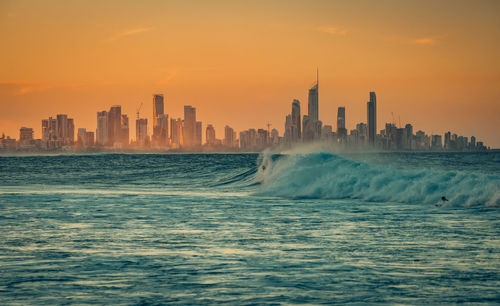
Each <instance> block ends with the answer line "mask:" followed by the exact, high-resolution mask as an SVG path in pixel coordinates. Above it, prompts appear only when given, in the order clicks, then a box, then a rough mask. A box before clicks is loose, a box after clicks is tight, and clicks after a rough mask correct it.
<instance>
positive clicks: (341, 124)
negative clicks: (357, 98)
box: [337, 106, 346, 133]
mask: <svg viewBox="0 0 500 306" xmlns="http://www.w3.org/2000/svg"><path fill="white" fill-rule="evenodd" d="M345 128H346V127H345V107H343V106H340V107H339V108H338V110H337V133H338V132H339V130H340V129H345Z"/></svg>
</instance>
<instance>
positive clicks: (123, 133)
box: [119, 115, 130, 146]
mask: <svg viewBox="0 0 500 306" xmlns="http://www.w3.org/2000/svg"><path fill="white" fill-rule="evenodd" d="M119 142H120V144H121V145H122V146H128V144H129V142H130V126H129V122H128V116H127V115H122V119H121V123H120V139H119Z"/></svg>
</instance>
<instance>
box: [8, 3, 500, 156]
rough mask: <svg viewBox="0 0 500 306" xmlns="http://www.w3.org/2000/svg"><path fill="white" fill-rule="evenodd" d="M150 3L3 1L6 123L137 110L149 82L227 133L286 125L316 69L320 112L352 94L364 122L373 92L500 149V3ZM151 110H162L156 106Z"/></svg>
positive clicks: (383, 110)
mask: <svg viewBox="0 0 500 306" xmlns="http://www.w3.org/2000/svg"><path fill="white" fill-rule="evenodd" d="M149 4H150V5H147V3H146V5H138V4H136V3H134V2H129V1H121V2H114V1H109V2H106V3H104V4H101V3H88V2H84V1H81V2H78V1H76V2H74V3H72V4H71V5H69V4H65V3H64V2H58V1H55V2H51V3H47V4H41V3H37V2H23V1H16V2H13V1H5V2H2V3H1V4H0V15H1V17H2V18H0V20H1V22H2V25H3V26H2V27H0V33H1V34H2V35H0V41H1V43H2V46H3V48H2V50H0V64H1V65H2V67H4V69H2V71H0V106H1V107H2V112H0V132H4V133H5V134H6V135H12V136H13V135H17V133H18V130H19V128H20V127H21V126H28V127H37V126H38V125H39V123H38V122H39V120H40V118H48V117H49V116H53V115H54V114H57V113H62V114H68V115H69V116H74V117H75V120H77V121H78V124H77V125H78V126H83V127H86V128H87V129H89V130H93V131H95V128H96V122H95V114H92V113H91V112H88V110H89V109H92V110H94V109H104V108H105V109H109V108H110V107H111V106H112V105H121V107H122V112H123V113H125V114H128V116H129V120H132V118H135V116H134V115H135V113H136V109H137V108H138V106H139V105H140V103H141V102H142V103H144V104H145V105H150V101H151V100H150V94H151V93H164V94H165V100H166V101H168V102H167V103H168V107H167V108H169V111H168V112H169V114H170V116H171V117H170V118H169V120H170V119H171V118H172V116H173V117H175V118H178V117H181V116H182V114H183V106H184V105H193V106H195V107H196V108H197V109H198V110H200V111H199V112H198V114H197V119H198V120H199V121H202V122H207V123H211V124H213V126H214V128H215V130H216V132H217V134H218V135H222V134H223V133H224V132H225V130H224V127H225V125H229V126H231V127H232V128H233V129H235V130H238V131H239V130H244V129H247V128H249V127H253V126H261V127H265V126H266V124H267V122H271V123H272V124H273V126H274V127H275V128H277V129H278V130H279V131H280V133H281V134H282V133H283V126H284V123H285V122H284V117H283V116H282V110H283V109H285V108H288V104H289V102H290V101H291V100H292V99H294V98H296V99H298V100H300V101H302V102H303V103H306V104H307V98H308V93H307V91H304V88H310V87H311V86H312V85H313V84H312V83H311V80H313V79H314V75H315V74H316V67H319V70H320V72H321V88H322V90H321V97H320V99H321V105H320V107H319V109H320V115H319V118H318V119H319V120H321V121H331V119H330V118H335V117H336V114H337V110H338V109H337V108H338V107H339V106H345V107H346V108H347V112H348V115H347V117H348V122H347V128H348V129H351V128H353V126H351V125H350V124H351V123H353V124H354V123H355V122H364V121H365V120H366V105H363V103H360V101H364V102H366V94H365V93H366V92H367V91H376V92H377V95H378V97H379V99H381V100H383V101H384V103H382V104H381V105H380V106H379V107H378V114H377V116H378V120H377V121H378V124H379V125H380V124H382V123H385V122H392V121H394V120H393V119H392V116H393V114H394V117H395V120H396V121H399V118H401V121H402V122H412V124H414V125H415V126H418V127H420V128H421V129H422V130H425V131H427V132H428V133H430V134H444V133H446V132H447V130H448V129H450V130H454V131H456V132H457V133H458V134H464V135H476V136H477V137H480V138H481V139H483V140H484V141H485V142H486V143H488V144H490V145H491V146H492V147H500V135H499V134H498V133H497V132H496V128H497V125H498V124H497V123H496V121H497V116H498V115H497V114H498V113H499V112H500V103H498V101H499V100H500V92H499V89H498V85H497V84H498V82H499V78H500V77H499V75H498V71H499V70H500V63H499V61H498V57H497V54H498V53H499V52H500V39H499V37H498V35H499V34H498V31H496V29H497V28H499V27H500V24H499V23H500V21H499V20H498V18H496V14H495V12H497V11H498V9H499V6H500V4H498V2H495V1H482V2H480V3H479V4H476V3H471V2H465V1H464V2H462V1H458V2H457V1H442V2H439V3H435V2H432V1H420V2H413V3H412V2H408V3H399V2H397V1H377V3H372V2H369V1H361V2H360V3H350V2H332V1H314V2H313V3H312V4H311V3H301V2H293V4H290V3H289V2H285V1H269V2H265V3H264V2H256V3H244V2H230V1H229V2H228V1H215V2H212V3H210V4H206V3H203V2H199V3H198V5H189V4H185V3H183V2H175V1H171V2H164V3H163V2H149ZM116 7H120V9H119V10H116V9H114V8H116ZM81 12H92V13H89V14H81ZM243 12H244V14H243ZM388 12H390V13H388ZM470 12H477V13H478V14H471V13H470ZM131 14H132V15H133V16H135V18H133V19H130V18H124V17H125V16H129V15H131ZM422 18H425V20H426V23H422V22H421V20H422ZM200 50H203V52H200ZM302 107H303V113H305V112H304V111H305V109H306V107H305V104H303V105H302ZM141 112H142V113H143V114H144V117H147V118H150V119H149V120H152V119H151V118H152V117H153V113H152V109H151V108H150V107H149V106H148V107H145V106H144V107H143V109H142V110H141ZM76 114H78V116H76ZM306 114H307V113H306ZM148 123H149V124H148V133H149V134H150V135H151V134H152V132H153V124H154V123H153V122H148ZM377 129H378V130H380V128H379V127H378V128H377ZM135 134H136V133H135V125H134V124H133V122H131V124H130V135H135ZM203 134H204V133H203ZM35 137H36V138H40V137H41V131H39V130H38V129H36V130H35Z"/></svg>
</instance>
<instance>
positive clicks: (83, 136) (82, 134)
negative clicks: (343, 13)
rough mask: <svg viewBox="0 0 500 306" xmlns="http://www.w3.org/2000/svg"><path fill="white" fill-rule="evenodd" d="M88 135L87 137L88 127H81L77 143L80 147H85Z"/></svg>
mask: <svg viewBox="0 0 500 306" xmlns="http://www.w3.org/2000/svg"><path fill="white" fill-rule="evenodd" d="M86 137H87V129H86V128H79V129H78V133H77V136H76V144H77V145H78V146H79V147H85V140H86Z"/></svg>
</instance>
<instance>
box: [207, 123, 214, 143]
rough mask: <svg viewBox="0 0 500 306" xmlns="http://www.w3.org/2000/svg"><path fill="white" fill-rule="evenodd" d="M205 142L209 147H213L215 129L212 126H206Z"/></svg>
mask: <svg viewBox="0 0 500 306" xmlns="http://www.w3.org/2000/svg"><path fill="white" fill-rule="evenodd" d="M205 138H206V142H207V144H208V145H209V146H213V145H215V139H216V138H215V129H214V127H213V125H211V124H209V125H207V129H206V133H205Z"/></svg>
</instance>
